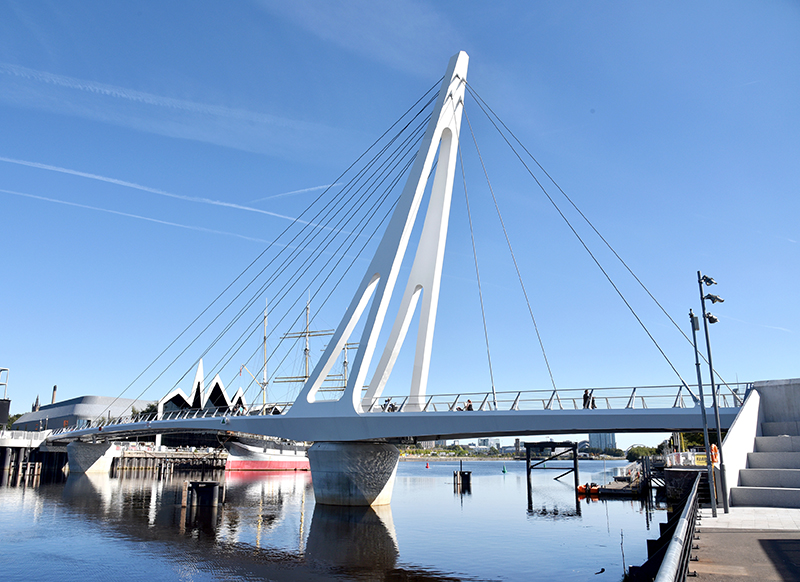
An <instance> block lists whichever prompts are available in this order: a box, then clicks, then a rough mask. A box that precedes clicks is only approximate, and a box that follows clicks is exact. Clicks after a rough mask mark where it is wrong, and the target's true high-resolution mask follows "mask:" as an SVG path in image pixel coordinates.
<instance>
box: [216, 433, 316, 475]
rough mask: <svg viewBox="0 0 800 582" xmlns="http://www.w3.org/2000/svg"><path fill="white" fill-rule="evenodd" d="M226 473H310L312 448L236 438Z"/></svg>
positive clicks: (280, 441) (229, 444) (229, 446)
mask: <svg viewBox="0 0 800 582" xmlns="http://www.w3.org/2000/svg"><path fill="white" fill-rule="evenodd" d="M223 444H224V446H225V449H226V450H227V451H228V461H227V462H226V463H225V470H226V471H308V470H309V464H308V445H307V444H305V443H298V442H294V441H288V440H283V439H276V438H269V437H265V438H258V437H249V436H238V435H237V436H232V437H231V438H230V439H229V440H228V441H226V442H225V443H223Z"/></svg>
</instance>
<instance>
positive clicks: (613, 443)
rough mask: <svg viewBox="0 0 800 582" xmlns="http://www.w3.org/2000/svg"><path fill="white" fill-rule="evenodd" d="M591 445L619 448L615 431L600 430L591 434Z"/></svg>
mask: <svg viewBox="0 0 800 582" xmlns="http://www.w3.org/2000/svg"><path fill="white" fill-rule="evenodd" d="M589 446H590V447H591V448H593V449H600V450H601V451H605V450H606V449H616V448H617V435H615V434H614V433H613V432H598V433H590V434H589Z"/></svg>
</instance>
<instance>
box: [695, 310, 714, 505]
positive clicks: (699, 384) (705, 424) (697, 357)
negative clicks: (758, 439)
mask: <svg viewBox="0 0 800 582" xmlns="http://www.w3.org/2000/svg"><path fill="white" fill-rule="evenodd" d="M689 321H691V322H692V343H693V344H694V365H695V367H696V368H697V389H698V390H699V391H700V410H701V411H702V412H703V444H705V447H706V469H707V470H708V494H709V499H710V500H711V515H712V517H717V491H716V489H715V487H714V469H713V464H712V463H711V447H710V445H709V442H708V417H707V416H706V404H705V401H704V400H703V376H702V375H701V374H700V353H699V352H698V351H697V331H698V330H699V329H700V322H699V321H698V320H697V316H696V315H695V314H694V313H692V310H691V309H690V310H689Z"/></svg>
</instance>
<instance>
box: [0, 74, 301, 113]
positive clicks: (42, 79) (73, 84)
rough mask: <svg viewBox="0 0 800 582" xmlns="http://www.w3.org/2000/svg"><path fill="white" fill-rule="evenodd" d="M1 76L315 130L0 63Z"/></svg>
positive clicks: (203, 104) (231, 110)
mask: <svg viewBox="0 0 800 582" xmlns="http://www.w3.org/2000/svg"><path fill="white" fill-rule="evenodd" d="M0 74H3V75H9V76H11V77H18V78H21V79H28V80H31V81H36V82H39V83H44V84H47V85H52V86H55V87H64V88H66V89H74V90H76V91H83V92H85V93H94V94H95V95H103V96H106V97H113V98H116V99H124V100H126V101H133V102H136V103H142V104H145V105H153V106H156V107H164V108H167V109H174V110H177V111H187V112H190V113H200V114H204V115H216V116H219V117H227V118H231V119H240V120H245V121H248V122H257V123H264V124H267V125H272V126H278V127H289V128H295V129H300V128H304V127H305V128H313V127H314V126H313V124H310V123H306V122H302V121H296V120H293V119H286V118H281V117H277V116H274V115H268V114H265V113H255V112H253V111H247V110H244V109H234V108H231V107H223V106H219V105H209V104H206V103H197V102H195V101H187V100H185V99H173V98H171V97H164V96H162V95H155V94H153V93H146V92H144V91H137V90H135V89H128V88H127V87H118V86H116V85H108V84H106V83H98V82H97V81H87V80H85V79H76V78H74V77H67V76H65V75H56V74H54V73H48V72H45V71H37V70H36V69H29V68H27V67H20V66H19V65H12V64H9V63H0Z"/></svg>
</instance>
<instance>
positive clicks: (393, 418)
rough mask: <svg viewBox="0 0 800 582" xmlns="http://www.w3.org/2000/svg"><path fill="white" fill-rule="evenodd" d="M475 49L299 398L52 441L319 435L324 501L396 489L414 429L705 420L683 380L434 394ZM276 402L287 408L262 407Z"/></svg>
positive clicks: (450, 74)
mask: <svg viewBox="0 0 800 582" xmlns="http://www.w3.org/2000/svg"><path fill="white" fill-rule="evenodd" d="M468 60H469V59H468V57H467V55H466V53H464V52H461V53H459V54H457V55H455V56H454V57H453V58H452V59H451V61H450V63H449V65H448V69H447V72H446V74H445V76H444V80H443V82H442V85H441V88H440V91H439V94H438V98H437V100H436V103H435V106H434V109H433V113H432V115H431V118H430V121H429V123H428V125H427V130H426V132H425V135H424V138H423V139H422V142H421V146H420V149H419V151H418V153H417V155H416V157H415V158H414V162H413V165H412V167H411V169H410V172H409V176H408V180H407V182H406V185H405V187H404V189H403V191H402V194H401V196H400V198H399V200H398V202H397V204H396V206H395V208H394V211H393V214H392V217H391V220H390V222H389V224H388V226H387V228H386V230H385V232H384V235H383V238H382V239H381V242H380V243H379V245H378V248H377V251H376V252H375V255H374V257H373V258H372V261H371V263H370V265H369V267H368V268H367V269H366V272H365V274H364V276H363V278H362V280H361V283H360V284H359V286H358V288H357V290H356V292H355V294H354V296H353V299H352V301H351V303H350V305H349V307H348V308H347V310H346V311H345V314H344V316H343V317H342V320H341V322H340V324H339V325H338V327H337V328H336V330H335V331H334V332H333V334H332V337H331V339H330V341H329V343H328V345H327V348H326V350H325V352H324V354H323V356H322V358H321V359H320V361H319V362H318V363H317V365H316V367H315V368H314V370H313V372H311V373H310V375H309V377H308V379H307V381H306V382H305V385H304V387H303V389H302V390H301V392H300V395H299V396H298V397H297V399H296V400H295V401H294V402H293V403H283V404H280V405H277V404H276V405H270V406H269V407H266V406H264V407H263V408H262V409H261V410H258V409H257V408H251V409H246V410H242V411H238V412H237V413H235V414H234V413H232V412H231V411H230V410H229V409H225V410H221V411H209V410H207V409H206V410H200V409H196V410H186V411H180V412H173V413H159V414H157V415H154V416H151V417H140V418H128V419H122V420H118V421H115V422H112V423H108V422H106V423H104V425H103V426H100V425H97V424H95V425H92V426H88V427H82V428H75V427H72V428H69V429H63V430H58V431H54V432H53V434H52V435H51V436H50V437H49V440H51V441H65V440H73V441H92V440H93V441H95V442H96V441H97V440H98V439H110V438H113V437H114V436H117V437H124V436H132V435H144V434H154V433H165V432H176V431H180V432H187V431H202V432H206V431H212V432H213V431H238V432H243V433H251V434H260V435H270V436H275V437H284V438H288V439H293V440H299V441H314V443H315V444H314V446H312V448H311V449H310V450H309V460H310V463H311V471H312V475H313V483H314V490H315V496H316V499H317V502H318V503H327V504H335V505H379V504H385V503H388V502H389V499H390V497H391V490H392V484H393V482H394V475H395V472H396V469H397V461H398V457H399V451H398V449H397V447H396V446H395V444H397V443H403V442H409V441H412V440H414V439H419V440H432V439H444V438H450V439H453V438H467V437H479V436H512V435H536V434H568V433H582V432H625V431H629V432H654V431H659V432H660V431H676V430H680V431H698V430H701V429H702V415H701V411H700V408H699V403H698V402H699V401H698V398H697V395H696V394H694V392H693V391H692V389H691V387H689V386H688V385H686V384H685V383H684V384H681V385H679V386H674V387H660V388H659V387H657V388H647V389H646V388H643V387H638V388H631V389H595V390H594V391H593V396H594V399H595V402H599V403H600V406H599V407H598V408H588V409H587V408H584V407H583V406H582V400H581V398H582V394H581V391H580V390H575V391H573V393H571V394H567V393H565V392H569V391H557V390H555V389H553V390H552V391H526V390H520V391H516V392H498V391H496V390H495V389H494V386H493V387H492V389H491V391H485V392H475V391H472V392H469V391H465V392H464V393H459V394H445V395H441V394H437V395H435V396H432V395H428V371H429V367H430V357H431V347H432V341H433V332H434V326H435V321H436V312H437V307H438V301H439V287H440V280H441V274H442V264H443V256H444V249H445V240H446V236H447V228H448V220H449V214H450V202H451V196H452V189H453V179H454V175H455V168H456V161H457V157H458V139H459V134H460V130H461V118H462V112H463V106H464V94H465V88H466V77H467V65H468ZM437 153H438V156H437ZM434 167H435V173H434V176H433V181H432V185H431V186H430V191H429V193H428V196H427V210H426V214H425V217H424V222H423V223H422V228H421V234H420V237H419V241H418V243H417V248H416V255H415V257H414V259H413V262H412V264H411V269H410V274H409V276H408V280H407V281H406V282H405V288H404V290H403V292H402V295H401V296H400V297H401V299H400V307H399V310H398V314H397V316H396V318H395V320H394V322H393V324H392V327H391V332H390V334H389V336H388V340H387V342H386V344H385V347H384V349H383V352H382V354H381V356H380V359H379V360H378V364H377V366H376V368H375V372H374V374H373V375H372V377H371V378H370V379H368V378H367V371H368V369H369V367H370V364H371V362H372V359H373V356H374V355H376V351H377V349H378V348H377V344H378V336H379V334H380V331H381V329H382V328H383V325H384V322H385V320H386V315H387V311H388V307H389V302H390V300H391V298H392V296H393V294H394V291H395V287H396V286H397V283H398V278H399V275H400V271H401V264H402V263H403V259H404V257H405V256H406V252H407V250H408V247H409V244H410V240H411V234H412V229H414V226H415V224H417V222H418V214H419V212H418V211H419V210H420V208H422V207H424V206H425V205H424V204H423V197H424V196H425V194H426V191H427V189H428V181H429V178H430V175H431V173H432V172H433V170H434ZM415 313H418V314H419V329H418V332H417V338H416V351H415V356H414V366H413V373H412V377H411V381H410V386H409V390H408V393H404V394H400V395H393V396H389V398H391V401H392V402H394V403H396V404H397V409H394V408H393V407H384V406H382V403H385V402H386V400H385V398H386V397H387V395H386V394H385V393H384V392H385V388H386V385H387V380H388V378H389V376H390V374H391V373H392V369H393V367H394V364H395V362H396V361H397V358H398V354H399V352H400V349H401V347H402V345H403V343H404V341H405V339H406V336H407V334H408V331H409V327H410V323H411V320H412V318H413V316H414V314H415ZM362 319H363V331H362V332H361V338H360V341H359V342H358V348H357V351H356V355H355V358H354V361H353V363H352V368H351V369H350V374H349V376H348V377H347V383H346V385H345V387H344V390H343V391H342V394H341V395H340V397H339V398H337V399H335V400H331V399H326V398H323V397H322V396H323V392H325V391H324V390H323V389H322V387H323V382H324V381H325V379H326V378H327V377H328V375H329V373H330V372H331V369H332V367H333V365H334V360H335V359H336V358H337V357H338V356H339V354H340V353H342V351H343V350H344V349H345V347H346V346H348V345H349V344H348V342H350V341H351V335H352V334H353V333H354V330H355V329H356V327H357V325H358V324H359V323H360V322H361V320H362ZM365 386H366V388H364V387H365ZM728 397H729V400H728V401H727V402H723V406H722V409H721V410H720V420H721V423H722V426H723V427H728V426H730V424H731V423H732V422H733V419H734V417H735V416H736V413H737V411H738V407H739V406H740V405H741V402H742V400H741V397H740V396H739V395H737V394H734V393H731V394H730V395H728ZM468 400H469V401H470V402H469V403H468V402H467V401H468ZM578 402H581V406H579V405H578ZM565 404H566V405H565ZM276 409H277V410H278V411H279V412H280V414H274V413H273V414H264V413H265V412H268V411H269V412H274V411H275V410H276ZM389 410H394V411H392V412H389ZM85 446H86V447H91V446H92V445H91V444H86V445H85Z"/></svg>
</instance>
